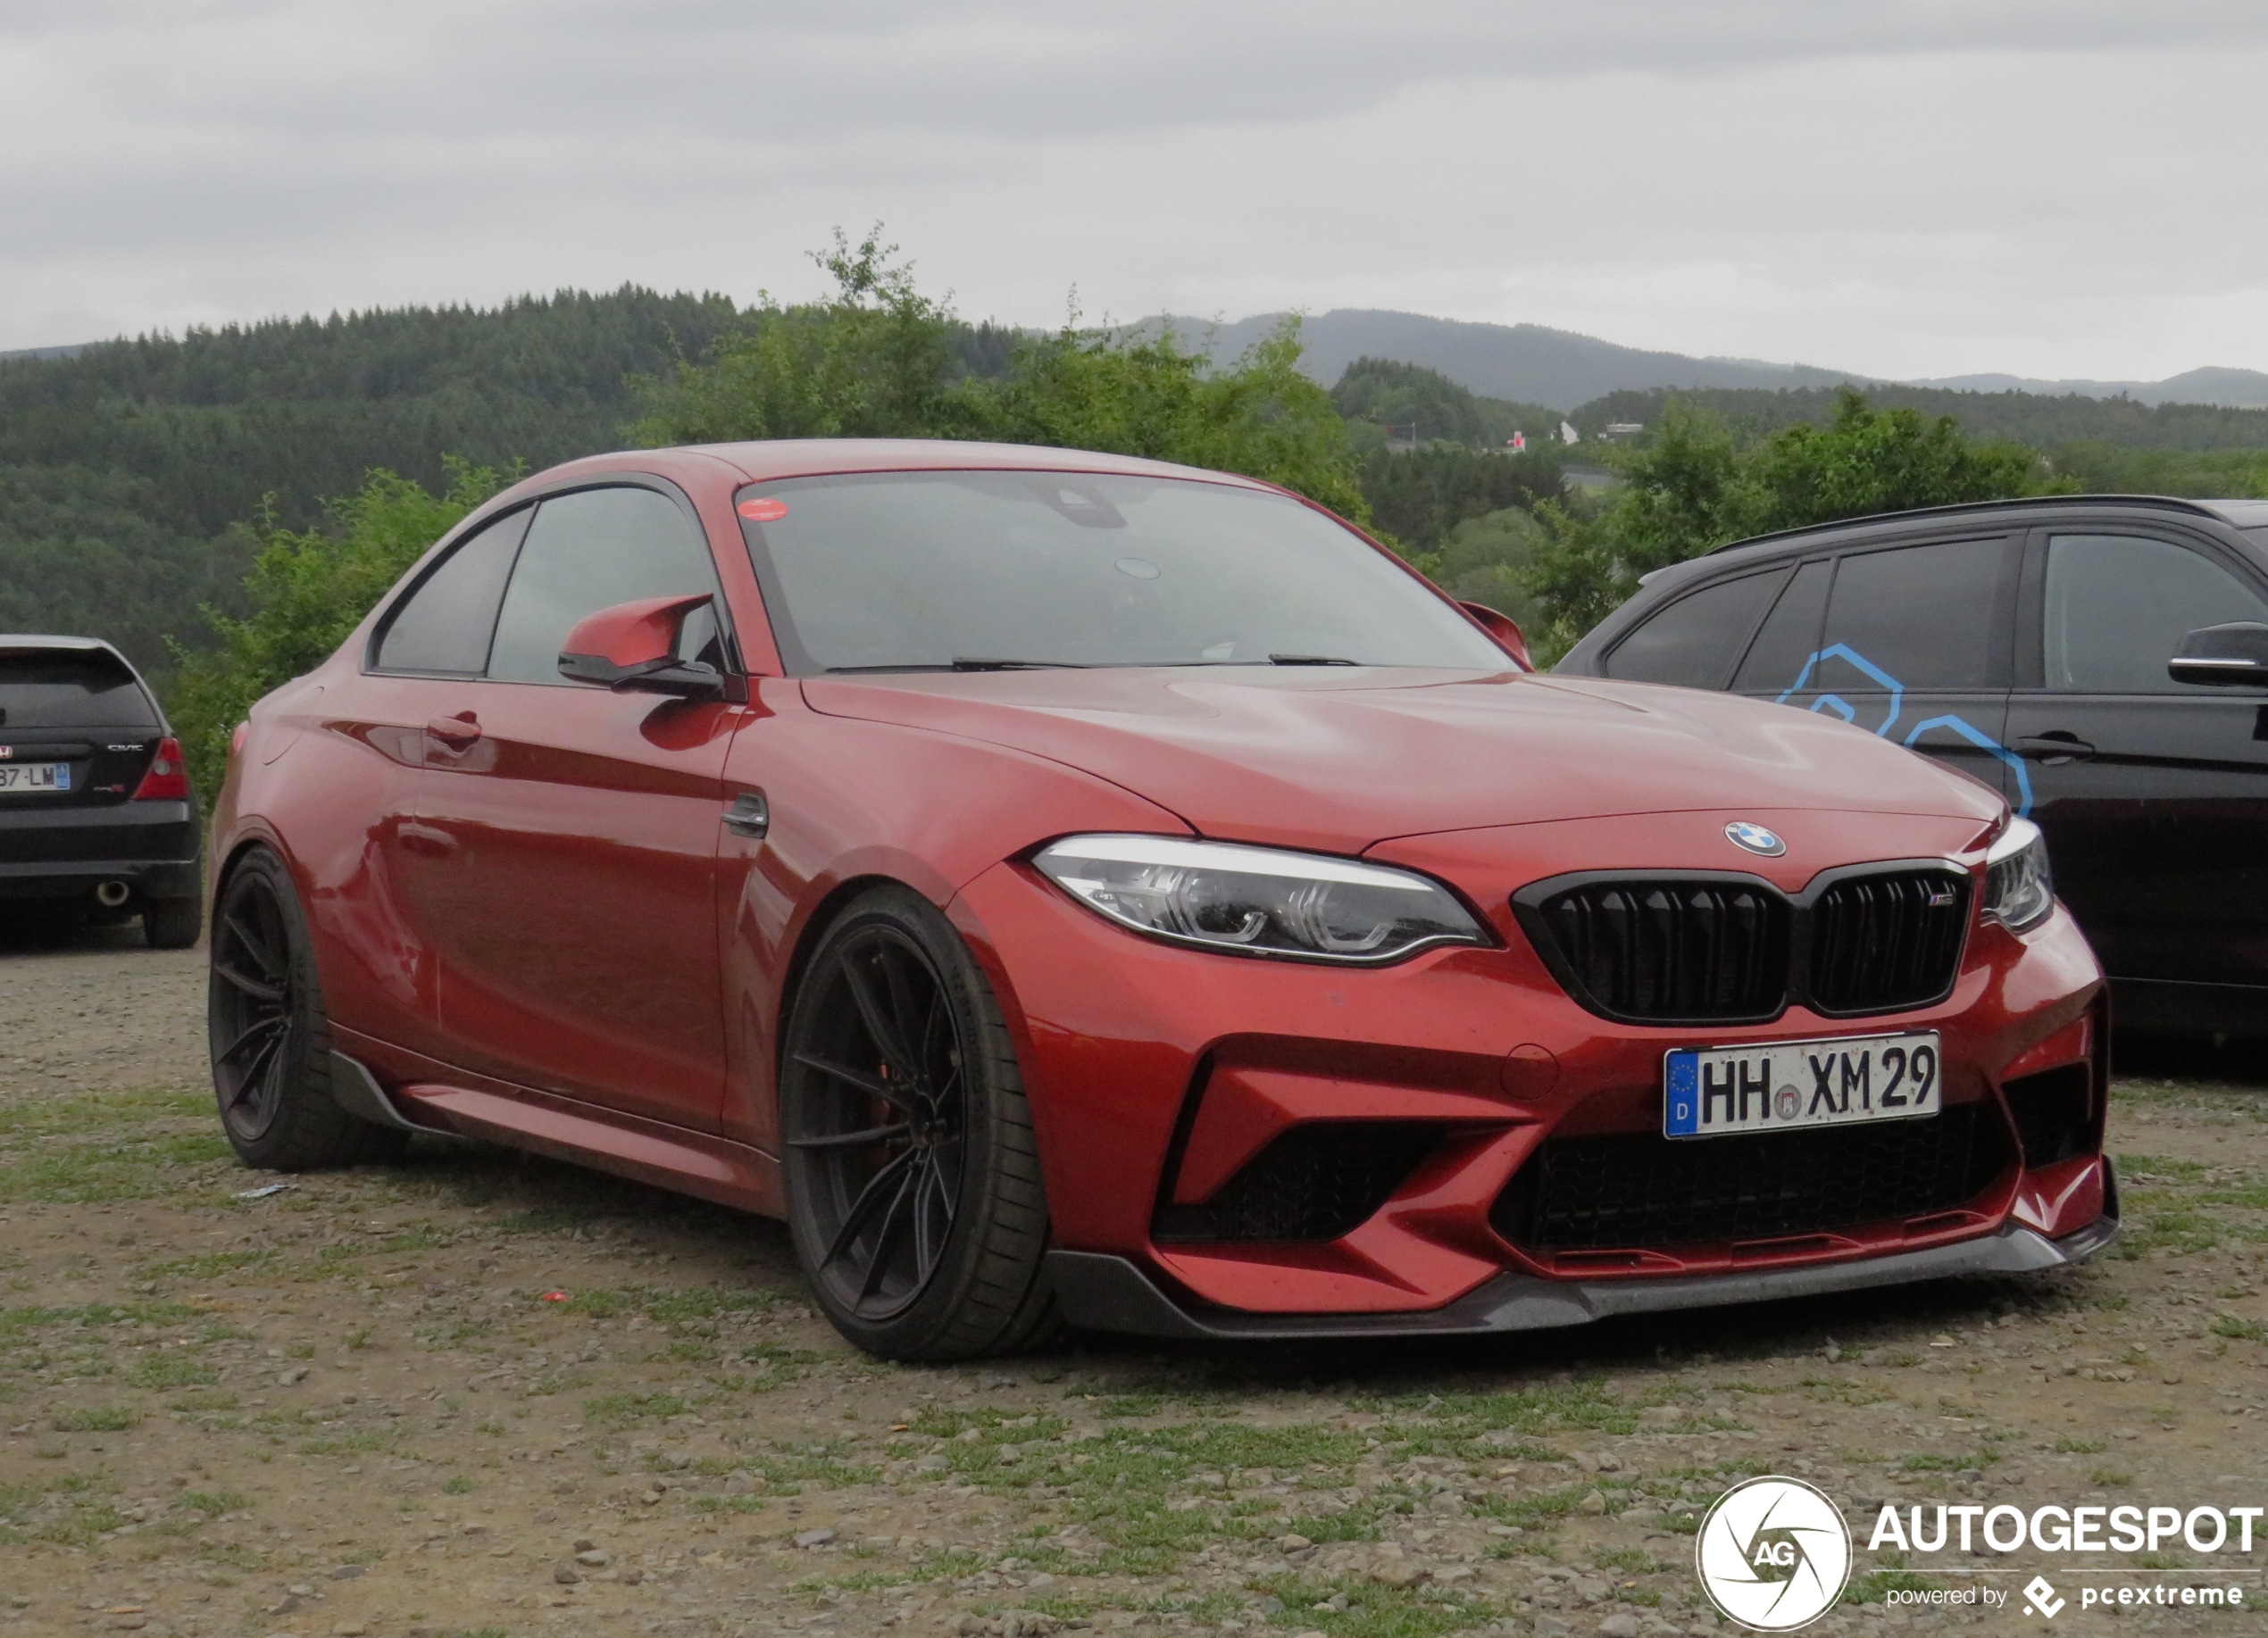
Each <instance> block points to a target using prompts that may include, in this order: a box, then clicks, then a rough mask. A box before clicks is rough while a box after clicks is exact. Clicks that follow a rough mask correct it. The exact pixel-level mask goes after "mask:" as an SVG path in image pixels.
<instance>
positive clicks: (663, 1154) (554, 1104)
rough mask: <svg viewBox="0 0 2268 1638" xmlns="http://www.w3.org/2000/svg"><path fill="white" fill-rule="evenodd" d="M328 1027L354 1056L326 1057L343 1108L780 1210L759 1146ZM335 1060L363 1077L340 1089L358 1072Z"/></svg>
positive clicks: (773, 1168) (727, 1201)
mask: <svg viewBox="0 0 2268 1638" xmlns="http://www.w3.org/2000/svg"><path fill="white" fill-rule="evenodd" d="M332 1030H333V1034H334V1035H337V1036H338V1037H341V1038H343V1039H344V1040H345V1042H346V1044H347V1045H348V1046H350V1047H351V1048H352V1049H353V1053H352V1055H351V1056H350V1055H348V1054H346V1053H343V1052H342V1053H334V1054H333V1062H332V1088H333V1093H332V1095H333V1096H335V1097H338V1102H339V1107H340V1108H342V1109H344V1110H346V1111H347V1112H348V1113H349V1114H354V1115H359V1116H361V1117H362V1118H363V1119H366V1120H371V1119H375V1120H379V1121H380V1122H381V1123H383V1124H386V1125H389V1126H402V1127H409V1128H410V1129H411V1130H413V1131H419V1132H442V1133H452V1134H454V1135H457V1136H460V1137H470V1138H477V1139H479V1140H480V1141H481V1142H484V1143H501V1144H504V1146H506V1147H508V1148H513V1149H524V1150H526V1151H528V1152H529V1153H531V1154H540V1155H543V1156H545V1157H546V1159H549V1160H565V1161H567V1162H569V1163H570V1164H572V1165H576V1166H588V1167H591V1168H595V1169H596V1170H598V1171H603V1172H611V1173H613V1175H614V1176H616V1177H628V1178H630V1180H631V1181H632V1182H635V1183H644V1184H650V1185H653V1186H654V1187H655V1188H662V1189H670V1190H673V1191H675V1192H676V1193H680V1194H691V1195H694V1196H696V1197H697V1198H699V1199H702V1200H706V1201H714V1202H715V1203H717V1204H718V1205H720V1206H730V1207H733V1208H735V1209H737V1210H742V1211H753V1212H755V1213H757V1214H759V1215H761V1216H763V1217H772V1218H776V1217H780V1216H784V1215H785V1210H786V1207H785V1195H784V1193H783V1191H782V1188H781V1183H780V1162H779V1160H777V1159H776V1158H775V1157H773V1156H771V1155H769V1154H766V1153H764V1152H763V1151H762V1150H761V1149H755V1148H751V1147H750V1146H748V1145H747V1144H746V1143H734V1142H733V1141H732V1140H731V1139H730V1138H724V1137H718V1136H716V1135H713V1134H711V1133H707V1132H689V1131H687V1130H686V1129H685V1128H684V1127H672V1126H666V1125H664V1124H663V1123H662V1122H661V1121H658V1120H648V1119H646V1118H643V1117H641V1116H637V1115H629V1114H624V1113H622V1112H621V1111H620V1110H610V1109H602V1108H600V1107H598V1106H597V1105H596V1104H590V1103H583V1102H578V1101H577V1100H575V1099H572V1098H563V1097H561V1096H560V1095H559V1094H558V1093H549V1092H540V1091H538V1090H537V1089H536V1088H534V1087H531V1086H518V1085H513V1084H511V1083H510V1082H506V1081H497V1080H493V1079H491V1078H489V1077H486V1076H476V1075H469V1074H467V1073H465V1072H464V1071H463V1070H461V1069H457V1068H454V1067H452V1066H450V1065H447V1064H443V1063H440V1062H438V1061H436V1060H432V1059H429V1058H426V1057H424V1056H422V1055H421V1054H419V1053H415V1052H406V1051H404V1049H402V1048H400V1047H397V1046H393V1045H390V1044H388V1043H385V1042H382V1041H379V1040H377V1039H375V1038H373V1037H371V1036H369V1035H360V1034H358V1033H357V1032H355V1031H353V1030H348V1029H345V1028H342V1027H338V1026H337V1025H334V1026H333V1027H332ZM342 1060H343V1064H351V1065H353V1067H354V1069H355V1070H358V1071H360V1076H359V1077H358V1078H359V1079H360V1080H361V1081H362V1082H363V1083H364V1084H363V1085H359V1086H354V1087H353V1088H352V1090H348V1091H344V1092H342V1090H341V1089H342V1088H344V1087H347V1086H348V1085H349V1084H350V1081H351V1080H352V1079H354V1078H357V1077H351V1076H350V1073H349V1072H348V1071H347V1070H346V1068H344V1067H343V1064H342ZM358 1094H366V1095H367V1096H369V1097H371V1098H374V1099H376V1100H377V1107H378V1109H379V1110H382V1111H383V1112H382V1113H371V1112H367V1111H366V1110H364V1109H363V1107H362V1104H361V1102H360V1101H359V1095H358ZM389 1116H390V1117H391V1118H388V1117H389Z"/></svg>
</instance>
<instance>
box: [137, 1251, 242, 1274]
mask: <svg viewBox="0 0 2268 1638" xmlns="http://www.w3.org/2000/svg"><path fill="white" fill-rule="evenodd" d="M275 1260H276V1254H275V1253H274V1252H273V1251H204V1252H200V1253H199V1254H197V1255H196V1256H195V1257H174V1258H170V1259H168V1260H166V1261H164V1262H153V1263H145V1264H143V1265H142V1269H141V1272H142V1273H143V1275H144V1276H146V1277H148V1278H150V1279H154V1280H164V1279H175V1280H222V1279H226V1278H227V1277H228V1276H229V1275H232V1274H241V1273H243V1272H244V1271H245V1270H246V1269H247V1268H264V1267H265V1266H266V1265H268V1264H270V1263H271V1262H273V1261H275Z"/></svg>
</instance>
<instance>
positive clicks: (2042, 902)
mask: <svg viewBox="0 0 2268 1638" xmlns="http://www.w3.org/2000/svg"><path fill="white" fill-rule="evenodd" d="M2053 909H2055V880H2054V878H2053V877H2050V876H2049V875H2048V873H2047V837H2045V836H2041V835H2040V834H2039V826H2037V825H2035V824H2033V823H2032V822H2031V821H2030V819H2010V820H2009V821H2008V828H2007V829H2005V830H2004V831H2002V832H2001V833H2000V839H1999V840H1998V841H1997V842H1995V843H1994V844H1992V846H1991V847H1990V848H1989V849H1988V850H1986V852H1985V897H1984V913H1985V914H1986V915H1988V916H1989V917H1990V918H1991V919H1993V920H1995V921H1997V922H2000V923H2001V924H2002V925H2004V926H2005V927H2010V928H2013V929H2014V930H2015V931H2017V932H2022V930H2023V929H2024V928H2026V927H2030V926H2031V925H2032V924H2033V923H2034V922H2036V921H2040V920H2043V919H2046V917H2047V912H2048V911H2049V910H2053Z"/></svg>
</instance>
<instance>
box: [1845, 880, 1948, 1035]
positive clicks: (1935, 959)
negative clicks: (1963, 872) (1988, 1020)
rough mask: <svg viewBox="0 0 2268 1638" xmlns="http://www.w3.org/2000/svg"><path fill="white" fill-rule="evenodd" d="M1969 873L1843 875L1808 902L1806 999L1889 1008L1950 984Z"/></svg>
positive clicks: (1925, 999) (1934, 996) (1926, 998)
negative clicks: (1809, 947)
mask: <svg viewBox="0 0 2268 1638" xmlns="http://www.w3.org/2000/svg"><path fill="white" fill-rule="evenodd" d="M1968 927H1969V878H1968V877H1965V876H1956V875H1955V874H1954V873H1953V872H1951V871H1949V870H1900V871H1897V872H1894V873H1885V874H1882V875H1879V876H1856V877H1847V878H1845V879H1844V880H1842V881H1839V882H1837V883H1836V884H1835V885H1834V886H1831V887H1829V888H1828V889H1827V890H1826V891H1825V892H1824V893H1822V894H1820V895H1819V897H1818V898H1817V899H1815V900H1814V902H1813V903H1812V906H1811V974H1810V982H1809V986H1808V987H1809V990H1810V999H1811V1002H1812V1004H1813V1006H1814V1007H1815V1008H1817V1009H1818V1010H1820V1011H1822V1012H1847V1013H1859V1012H1896V1011H1899V1010H1904V1009H1905V1008H1908V1007H1921V1006H1927V1005H1928V1004H1929V1003H1930V1002H1934V1001H1936V1000H1938V999H1939V998H1940V997H1941V996H1943V995H1944V994H1946V992H1947V991H1948V990H1950V989H1951V988H1952V987H1953V979H1954V974H1955V969H1956V968H1957V967H1958V965H1959V963H1960V960H1961V940H1962V936H1963V935H1964V933H1966V932H1967V930H1968Z"/></svg>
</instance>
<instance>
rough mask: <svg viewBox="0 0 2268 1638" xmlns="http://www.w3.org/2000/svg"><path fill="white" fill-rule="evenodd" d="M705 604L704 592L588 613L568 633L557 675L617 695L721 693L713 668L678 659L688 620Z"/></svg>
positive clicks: (718, 674)
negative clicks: (612, 691) (595, 685)
mask: <svg viewBox="0 0 2268 1638" xmlns="http://www.w3.org/2000/svg"><path fill="white" fill-rule="evenodd" d="M709 601H710V597H709V595H708V594H707V593H702V594H701V595H698V596H695V597H647V598H644V599H642V600H640V601H639V602H637V603H616V604H615V605H614V606H613V608H611V609H601V610H599V611H598V612H597V613H596V614H587V615H585V616H584V617H583V618H582V619H580V620H578V621H576V622H575V628H574V629H573V630H572V631H570V632H569V633H568V634H567V645H566V646H565V647H564V648H563V649H562V650H561V651H560V653H559V674H560V675H561V676H562V677H565V678H571V679H572V680H574V681H576V682H579V683H596V684H598V685H599V686H601V687H604V688H612V689H613V690H614V692H615V693H617V694H625V693H637V694H676V695H678V696H679V697H680V698H682V699H688V700H693V699H703V698H707V697H710V696H713V695H715V694H722V693H723V692H724V677H723V674H722V673H721V672H720V671H719V670H718V669H716V668H715V667H714V666H712V665H704V664H702V663H701V662H700V661H681V660H680V659H679V658H678V657H677V644H678V634H679V633H680V631H681V630H683V628H684V627H685V619H686V616H688V614H690V613H692V612H693V611H694V610H696V609H698V608H701V607H703V606H704V605H705V604H706V603H709Z"/></svg>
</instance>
